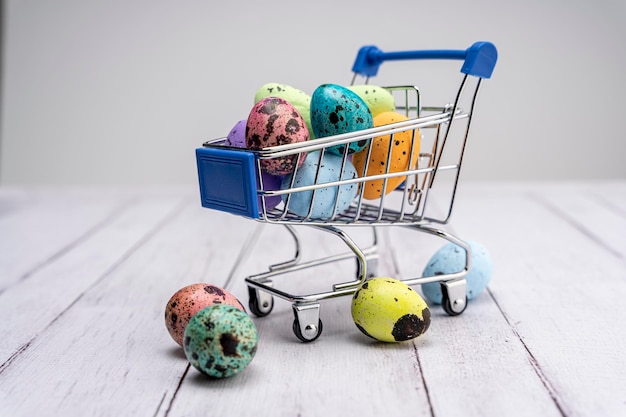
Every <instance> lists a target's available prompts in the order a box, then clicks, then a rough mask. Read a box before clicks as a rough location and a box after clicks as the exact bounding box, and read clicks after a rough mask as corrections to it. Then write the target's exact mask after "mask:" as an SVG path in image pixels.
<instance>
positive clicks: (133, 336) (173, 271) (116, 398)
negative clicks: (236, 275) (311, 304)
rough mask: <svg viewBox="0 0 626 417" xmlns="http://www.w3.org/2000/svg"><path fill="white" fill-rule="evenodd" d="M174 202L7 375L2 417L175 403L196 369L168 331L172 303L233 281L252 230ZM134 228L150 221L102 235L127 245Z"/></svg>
mask: <svg viewBox="0 0 626 417" xmlns="http://www.w3.org/2000/svg"><path fill="white" fill-rule="evenodd" d="M166 201H168V202H169V204H168V208H167V210H166V213H169V214H170V215H169V216H166V222H165V223H164V222H163V221H162V222H161V224H158V225H154V224H153V225H152V228H151V229H150V230H149V231H148V233H144V236H143V239H141V241H140V242H138V243H136V244H135V245H133V247H131V248H126V250H125V256H122V258H121V259H117V260H113V261H111V262H110V263H111V264H110V266H109V268H108V269H107V270H106V271H102V272H100V273H98V274H95V275H96V278H97V279H95V280H94V281H93V282H92V284H91V285H90V286H89V287H88V288H85V289H84V290H83V291H82V293H81V294H80V296H79V297H77V298H76V300H75V302H74V303H72V305H70V306H68V307H67V308H66V309H65V310H64V311H63V312H62V314H60V315H58V316H57V318H56V319H55V320H53V322H52V323H50V324H49V325H48V326H47V327H45V328H44V329H42V330H40V331H39V332H38V334H37V337H35V338H34V339H33V340H32V341H31V342H30V344H29V346H28V349H25V350H24V351H23V352H20V353H19V355H17V357H15V358H14V359H13V360H12V361H11V363H10V364H9V366H6V367H5V368H4V369H3V370H2V373H0V393H1V394H0V415H12V416H18V415H154V413H155V410H158V409H159V408H160V407H161V405H162V404H165V403H168V402H169V398H168V396H172V395H173V394H174V393H175V391H176V387H177V386H178V383H179V380H180V378H181V377H182V376H183V375H185V372H186V370H187V366H188V365H187V361H186V360H185V358H184V355H182V350H181V349H180V347H179V346H178V345H176V344H175V343H174V341H173V340H171V339H170V337H169V334H168V333H167V331H166V329H165V324H164V321H163V313H164V308H165V304H166V303H167V300H168V299H169V297H170V296H171V295H172V294H173V293H174V292H175V291H176V290H178V289H179V288H180V287H182V286H184V285H187V284H190V283H194V282H202V281H206V280H211V281H213V282H217V283H218V284H220V283H221V282H224V280H225V279H226V277H227V275H228V271H229V269H230V268H231V267H232V262H234V259H235V257H236V254H237V253H236V251H234V250H233V249H232V248H233V245H234V244H235V242H234V241H233V239H234V238H236V239H237V241H239V240H241V239H242V238H243V239H244V240H245V239H246V235H245V233H246V229H245V227H241V228H238V229H236V233H235V229H234V228H233V227H231V226H232V223H231V220H232V219H234V216H230V215H226V214H217V215H215V214H214V215H207V214H208V213H209V212H208V211H207V210H204V209H202V208H200V207H199V204H198V203H197V201H196V199H195V198H194V199H193V200H189V199H186V204H185V205H184V206H180V205H179V204H177V203H178V199H169V200H166ZM154 204H156V207H153V210H155V211H157V212H158V211H160V209H159V204H158V202H154ZM173 206H175V207H176V209H175V214H174V215H172V213H173V212H172V208H173ZM143 216H144V217H150V215H149V214H147V213H145V212H144V213H143ZM163 217H164V216H161V219H162V220H163ZM135 222H144V223H145V222H147V220H144V221H142V220H141V219H140V216H139V213H135V215H134V216H128V217H126V218H125V219H124V221H120V222H118V223H117V224H115V225H110V226H109V227H108V228H107V230H103V231H102V233H101V234H102V235H103V237H102V240H103V241H105V242H106V241H108V244H109V245H111V244H119V243H120V242H118V241H116V238H115V235H116V234H118V233H120V234H121V236H128V235H130V233H128V231H127V229H126V228H127V227H129V226H130V225H131V224H133V223H135ZM122 224H124V225H125V226H124V227H123V228H120V227H121V225H122ZM109 229H111V230H109ZM125 239H128V237H126V238H125ZM103 246H104V242H103V243H101V244H100V245H88V243H87V242H85V243H84V244H82V245H80V246H79V247H77V248H75V249H74V250H73V251H72V252H71V253H69V254H68V256H72V255H76V256H78V255H79V254H80V256H81V257H82V258H83V259H84V260H85V262H89V261H93V260H94V258H99V257H101V256H103V251H104V250H105V248H104V247H103ZM107 250H109V251H110V250H111V248H108V249H107ZM78 267H79V266H76V268H78ZM52 269H54V265H50V266H48V267H46V268H45V269H43V270H42V271H41V273H44V271H48V270H52ZM79 276H80V274H73V275H72V277H73V278H77V277H79Z"/></svg>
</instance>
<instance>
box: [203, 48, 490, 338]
mask: <svg viewBox="0 0 626 417" xmlns="http://www.w3.org/2000/svg"><path fill="white" fill-rule="evenodd" d="M414 59H415V60H431V59H435V60H441V59H444V60H460V61H462V62H463V64H462V67H461V75H460V86H459V87H458V89H454V94H453V97H452V99H451V100H450V101H449V102H448V103H443V104H441V105H437V106H422V104H421V97H420V89H419V88H418V87H417V86H414V85H411V86H391V87H385V88H386V89H387V90H388V91H389V92H391V93H392V95H393V96H394V99H395V101H396V111H397V112H404V114H406V116H407V120H404V121H399V122H394V123H391V124H387V125H384V126H379V127H374V128H370V129H366V130H360V131H355V132H351V133H346V134H340V135H335V136H330V137H323V138H316V139H312V140H309V141H306V142H300V143H292V144H287V145H280V146H273V147H268V148H264V149H260V150H251V149H242V148H235V147H231V146H227V145H226V138H221V139H216V140H211V141H208V142H206V143H204V144H203V146H202V147H201V148H198V149H197V150H196V159H197V165H198V178H199V183H200V194H201V199H202V205H203V206H204V207H207V208H209V209H215V210H221V211H226V212H229V213H232V214H235V215H239V216H243V217H246V218H250V219H254V220H257V221H259V222H264V223H273V224H279V225H283V226H284V227H285V228H286V229H287V230H288V232H289V234H291V236H292V237H293V239H294V242H295V255H294V257H293V259H291V260H289V261H287V262H284V263H280V264H276V265H271V266H269V268H268V270H267V271H264V272H262V273H259V274H256V275H252V276H248V277H247V278H245V281H246V283H247V286H248V293H249V308H250V310H251V312H252V313H253V314H255V315H256V316H259V317H262V316H265V315H267V314H269V313H270V312H271V311H272V308H273V305H274V297H278V298H281V299H284V300H287V301H289V302H291V303H292V307H293V312H294V316H295V317H294V321H293V331H294V333H295V335H296V336H297V337H298V338H299V339H300V340H302V341H304V342H310V341H313V340H315V339H317V338H318V337H319V336H320V334H321V332H322V322H321V320H320V301H321V300H324V299H329V298H334V297H339V296H344V295H350V294H353V293H354V292H355V291H356V290H357V289H358V288H359V287H360V286H361V284H363V283H364V282H365V281H366V280H368V279H370V278H372V277H373V276H376V273H377V264H378V251H377V249H378V244H377V242H378V239H377V237H376V236H377V234H376V228H377V227H382V226H400V227H406V228H410V229H412V230H416V231H420V232H425V233H428V234H430V235H434V236H436V237H440V238H443V239H445V240H447V241H449V242H452V243H454V244H456V245H458V246H460V247H461V248H463V249H464V250H465V252H466V257H465V259H466V264H465V267H464V269H463V270H461V271H458V272H455V273H451V274H445V275H436V276H419V277H415V278H406V279H402V281H404V282H405V283H406V284H408V285H420V284H426V283H432V282H439V283H440V285H441V290H442V294H443V300H442V307H443V309H444V310H445V312H446V313H448V314H450V315H458V314H461V313H462V312H463V311H464V310H465V308H466V306H467V296H466V281H465V275H466V274H467V272H468V271H469V269H470V267H471V265H470V264H471V252H470V247H469V245H468V244H467V243H466V242H464V241H463V240H461V239H459V238H457V237H456V236H454V235H453V234H451V233H449V232H447V231H444V230H442V229H440V225H444V224H446V223H448V221H449V220H450V217H451V213H452V207H453V204H454V198H455V194H456V190H457V186H458V183H459V174H460V171H461V163H462V161H463V154H464V151H465V147H466V144H467V139H468V133H469V128H470V123H471V120H472V117H473V114H474V110H475V103H476V97H477V94H478V91H479V87H480V85H481V81H482V79H485V78H490V77H491V74H492V71H493V69H494V66H495V64H496V60H497V51H496V48H495V46H494V45H493V44H491V43H489V42H477V43H474V44H473V45H472V46H470V47H469V48H468V49H466V50H418V51H404V52H383V51H381V50H380V49H378V48H377V47H375V46H364V47H362V48H361V49H360V50H359V52H358V54H357V57H356V61H355V63H354V66H353V72H354V78H353V79H352V83H353V84H354V83H355V80H356V79H357V77H364V78H365V83H366V84H367V83H368V82H369V78H370V77H372V76H375V75H376V74H377V72H378V69H379V66H380V64H381V63H382V62H384V61H392V60H394V61H395V60H414ZM359 79H360V78H359ZM402 132H410V134H411V135H412V140H413V141H414V143H417V140H420V141H421V147H420V151H419V153H418V155H419V156H417V157H416V158H417V159H418V160H417V161H413V160H412V161H411V163H410V164H409V165H408V168H406V169H404V170H401V171H395V172H394V171H390V170H389V166H390V164H389V163H387V165H386V166H387V170H385V171H384V172H382V173H380V172H378V173H376V174H372V175H368V174H365V173H366V172H368V170H367V166H366V167H365V169H364V170H363V172H362V173H361V174H362V175H361V176H357V177H351V178H342V177H339V178H337V179H336V180H334V181H326V182H324V181H322V180H319V179H320V178H322V177H323V175H319V172H318V173H316V175H315V181H314V182H313V183H311V184H308V185H304V186H296V185H295V184H294V182H293V181H291V182H290V183H288V185H287V186H283V187H281V189H278V190H276V189H270V187H267V186H266V184H264V181H263V176H262V175H261V174H262V162H263V161H267V160H271V159H274V158H281V157H285V156H290V155H294V157H295V158H297V160H298V161H299V159H300V158H302V157H303V156H302V155H305V154H306V155H307V157H308V158H314V157H317V158H322V156H323V155H324V153H325V152H329V148H330V147H335V148H336V147H337V146H345V147H346V149H347V147H348V146H349V145H350V144H351V143H353V142H359V141H364V140H373V139H374V138H376V137H381V136H384V135H388V137H390V138H391V140H390V141H389V143H390V145H389V146H391V143H392V142H393V140H394V137H395V136H396V135H399V134H401V133H402ZM417 135H419V137H417ZM361 143H363V142H361ZM412 146H416V145H412ZM364 152H365V151H364ZM312 155H315V156H312ZM389 155H391V152H389ZM411 155H413V149H411ZM350 157H351V156H349V155H348V152H343V155H342V158H343V160H342V162H341V163H342V167H345V165H346V164H348V163H349V158H350ZM411 158H413V157H411ZM366 160H368V161H369V158H367V159H366ZM387 162H389V161H387ZM366 164H367V162H366ZM294 165H295V168H294V172H293V173H292V177H293V176H295V175H296V174H297V170H298V169H299V168H298V165H299V164H298V163H296V164H294ZM317 166H318V168H317V169H318V170H319V169H320V167H321V166H322V164H321V163H319V164H318V165H317ZM395 177H403V181H402V183H401V185H400V186H398V187H397V188H396V189H394V190H393V191H391V192H387V190H386V189H385V188H386V186H387V184H388V183H389V182H390V180H391V179H392V178H395ZM367 181H381V182H382V188H383V192H382V193H381V196H380V197H379V198H376V199H373V200H366V199H365V198H363V190H364V188H365V186H364V185H365V183H366V182H367ZM283 184H284V182H283ZM348 185H351V186H353V187H355V188H356V189H357V190H358V191H357V192H356V197H355V198H354V199H353V200H352V201H351V203H350V204H349V207H348V208H347V209H344V208H341V209H340V208H339V207H338V203H337V201H338V200H339V199H338V198H337V199H336V202H335V207H333V209H332V210H331V213H330V214H329V215H328V216H326V217H325V218H316V217H314V216H313V215H312V210H309V212H308V213H300V214H294V213H293V212H292V211H291V210H290V209H289V200H290V198H293V195H294V194H295V193H299V192H300V193H301V192H309V193H310V194H311V195H312V196H311V204H314V201H315V196H316V194H315V193H319V192H321V190H326V191H328V190H329V189H330V190H335V191H336V192H337V193H339V190H340V189H341V187H344V186H348ZM277 196H280V197H281V200H282V201H281V203H279V204H278V205H276V206H274V205H270V204H269V203H268V201H269V199H270V198H276V197H277ZM442 201H443V202H444V203H443V204H442V203H441V202H442ZM298 226H309V227H313V228H316V229H319V230H323V231H325V232H329V233H331V234H333V235H335V236H337V237H339V238H340V239H341V240H342V241H343V242H344V243H345V245H347V247H348V248H349V251H346V252H345V253H341V254H336V255H332V256H327V257H324V258H320V259H315V260H311V261H306V262H305V261H303V260H302V258H301V255H300V240H299V235H298V233H297V231H296V229H297V227H298ZM352 226H371V230H372V232H373V236H374V237H373V243H372V244H371V245H368V247H366V248H362V247H360V246H359V245H357V244H356V243H355V240H353V239H352V238H351V236H350V234H349V233H348V231H349V230H350V228H351V227H352ZM349 258H354V259H356V265H357V267H356V276H355V278H354V279H353V280H351V281H350V282H340V283H336V284H333V285H332V288H330V289H329V290H328V291H323V292H317V293H313V294H291V293H289V292H287V291H284V290H281V289H280V288H279V286H278V285H277V284H276V283H275V282H274V281H275V277H277V276H278V275H282V274H288V273H295V272H297V271H300V270H302V269H304V268H311V267H316V266H319V265H322V264H326V263H330V262H336V261H340V260H344V259H349Z"/></svg>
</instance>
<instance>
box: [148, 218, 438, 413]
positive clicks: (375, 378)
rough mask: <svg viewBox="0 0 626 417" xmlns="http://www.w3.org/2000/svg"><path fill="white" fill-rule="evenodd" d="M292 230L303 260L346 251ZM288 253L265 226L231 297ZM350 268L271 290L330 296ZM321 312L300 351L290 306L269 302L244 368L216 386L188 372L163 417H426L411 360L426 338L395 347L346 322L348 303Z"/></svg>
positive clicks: (318, 235)
mask: <svg viewBox="0 0 626 417" xmlns="http://www.w3.org/2000/svg"><path fill="white" fill-rule="evenodd" d="M298 231H299V232H300V234H301V237H302V241H303V248H302V253H303V257H304V259H305V260H306V259H312V258H316V257H318V256H323V255H326V254H332V253H339V252H345V251H346V250H347V248H346V246H345V245H344V244H343V243H341V242H339V240H338V239H337V238H335V237H333V236H331V235H326V234H325V233H323V232H319V231H312V230H311V229H309V228H306V227H299V228H298ZM354 233H355V234H357V235H359V236H355V239H362V240H363V241H364V242H365V243H367V242H368V241H369V231H365V234H364V235H363V234H359V233H358V232H356V230H355V231H354ZM365 243H363V244H365ZM290 254H291V242H290V237H289V235H287V234H286V232H285V231H283V230H282V228H281V227H279V226H275V225H267V226H266V227H264V229H263V233H262V235H261V236H260V237H259V241H258V242H257V245H256V246H255V250H254V251H253V252H251V256H250V257H249V258H248V259H247V261H246V262H245V265H242V266H241V270H240V274H238V275H239V276H240V278H239V279H235V280H233V281H232V285H233V291H235V292H237V293H242V292H244V291H245V284H244V281H243V277H244V276H246V275H247V274H254V273H260V272H263V271H265V270H267V267H268V266H269V265H270V264H271V263H273V262H275V261H278V260H285V259H288V258H289V255H290ZM354 266H355V265H354V263H353V262H352V261H348V262H340V263H337V264H334V265H329V266H322V267H316V268H311V269H307V270H303V271H300V272H298V273H296V274H292V275H285V276H283V277H280V276H279V277H276V278H275V285H276V286H277V287H278V288H280V289H282V290H286V291H291V292H293V293H295V294H307V293H312V292H316V291H322V290H328V289H330V285H331V284H333V283H338V282H343V281H349V280H351V279H352V278H353V277H354V275H355V270H354ZM320 313H321V319H322V321H323V323H324V330H323V333H322V335H321V337H320V338H319V339H318V340H316V341H315V342H312V343H308V344H305V343H302V342H300V341H299V340H298V339H297V338H296V337H295V335H294V334H293V332H292V329H291V325H292V322H293V318H294V317H293V313H292V308H291V304H290V303H289V302H287V301H285V300H282V299H275V306H274V310H273V311H272V313H271V314H270V315H269V316H267V317H264V318H255V319H254V321H255V323H256V324H257V328H258V331H259V338H260V340H259V350H258V352H257V355H256V357H255V358H254V360H253V362H252V363H251V364H250V366H249V367H248V368H247V369H246V370H245V371H244V372H243V373H241V374H239V375H236V376H235V377H233V378H230V379H228V380H218V381H215V380H207V379H206V378H203V377H202V376H201V375H200V374H199V373H198V372H197V371H195V370H194V369H192V370H190V372H189V374H188V375H187V376H186V378H185V379H184V380H183V382H182V384H181V387H180V390H179V391H178V393H177V395H176V397H175V398H174V399H173V401H172V403H171V405H168V407H167V409H168V413H167V416H169V417H173V416H185V415H198V414H200V413H206V412H207V410H210V414H211V415H216V416H218V415H237V416H258V415H272V416H293V415H315V414H318V413H320V412H321V410H326V411H325V412H327V411H328V410H333V411H332V413H333V414H338V415H340V414H346V413H347V414H348V415H360V416H375V415H394V414H395V415H414V416H431V415H432V413H431V407H430V403H429V398H428V392H427V390H426V387H425V386H424V384H423V381H422V376H421V372H420V363H419V362H418V361H417V357H416V349H422V348H427V347H428V345H429V339H418V340H417V341H415V343H411V342H408V343H401V344H382V343H375V342H373V341H371V340H370V339H369V338H367V337H366V336H364V335H362V334H361V333H360V332H359V330H358V329H357V328H356V327H355V325H354V323H353V322H352V318H351V315H350V298H349V297H343V298H337V299H333V300H324V301H322V304H321V312H320ZM416 347H417V348H416ZM244 399H245V400H244ZM159 415H165V414H159Z"/></svg>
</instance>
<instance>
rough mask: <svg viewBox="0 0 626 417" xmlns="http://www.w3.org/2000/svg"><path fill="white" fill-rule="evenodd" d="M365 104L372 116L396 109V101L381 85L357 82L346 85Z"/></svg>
mask: <svg viewBox="0 0 626 417" xmlns="http://www.w3.org/2000/svg"><path fill="white" fill-rule="evenodd" d="M348 88H349V89H350V90H351V91H354V92H355V93H356V94H357V95H358V96H359V97H361V99H362V100H363V101H364V102H365V104H367V107H368V108H369V109H370V111H371V112H372V116H373V117H376V116H378V115H379V114H381V113H384V112H388V111H395V110H396V102H395V100H394V98H393V95H392V94H391V93H390V92H389V91H388V90H386V89H384V88H382V87H377V86H375V85H369V84H358V85H351V86H348Z"/></svg>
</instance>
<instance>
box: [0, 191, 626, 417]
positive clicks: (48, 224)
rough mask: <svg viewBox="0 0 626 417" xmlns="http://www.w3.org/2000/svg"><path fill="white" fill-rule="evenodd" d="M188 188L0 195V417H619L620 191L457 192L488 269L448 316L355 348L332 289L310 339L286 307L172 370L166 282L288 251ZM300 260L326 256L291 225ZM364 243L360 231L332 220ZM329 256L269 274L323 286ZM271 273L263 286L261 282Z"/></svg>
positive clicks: (625, 372)
mask: <svg viewBox="0 0 626 417" xmlns="http://www.w3.org/2000/svg"><path fill="white" fill-rule="evenodd" d="M198 200H199V198H198V196H197V191H196V190H195V189H183V188H169V189H143V190H84V189H8V188H5V189H0V317H2V320H1V321H0V417H20V416H150V417H151V416H162V417H164V416H167V417H178V416H225V415H233V416H255V417H256V416H298V415H300V416H319V415H359V416H378V415H389V416H392V415H401V416H405V415H411V416H437V417H439V416H624V415H626V351H625V349H626V326H624V323H623V321H624V318H626V303H624V299H626V182H623V181H620V182H612V183H609V182H604V183H565V184H509V183H493V184H471V183H470V184H462V187H461V188H460V191H459V195H458V197H457V205H456V207H455V212H454V215H453V217H452V221H451V223H450V224H449V225H448V226H446V227H445V228H446V229H447V230H449V231H451V232H453V233H455V234H458V236H459V237H461V238H463V239H468V240H476V241H479V242H481V243H483V244H484V245H485V246H486V247H487V248H489V250H490V251H491V253H492V256H493V258H494V261H495V271H494V277H493V280H492V282H491V284H490V286H489V288H488V290H487V291H486V292H484V293H483V294H481V295H480V296H479V297H477V298H476V299H475V300H472V301H471V302H470V304H469V306H468V308H467V310H466V311H465V312H464V313H463V314H462V315H461V316H458V317H449V316H447V315H446V314H445V313H444V312H443V311H442V310H441V308H440V307H438V306H431V310H432V313H433V319H432V325H431V328H430V329H429V330H428V332H427V333H426V334H425V335H423V336H421V337H420V338H418V339H416V340H414V341H411V342H406V343H400V344H382V343H374V342H373V341H371V340H370V339H368V338H366V337H365V336H363V335H362V334H361V333H360V332H359V331H358V330H357V329H356V327H355V326H354V324H353V323H352V319H351V317H350V300H349V298H348V297H343V298H337V299H333V300H328V301H323V302H322V307H321V318H322V320H323V323H324V331H323V334H322V336H321V337H320V339H318V340H317V341H315V342H313V343H308V344H304V343H301V342H300V341H299V340H298V339H296V337H295V336H294V334H293V333H292V329H291V325H292V321H293V313H292V309H291V305H290V304H289V303H288V302H286V301H283V300H280V299H277V300H275V307H274V310H273V312H272V313H271V314H270V315H269V316H267V317H264V318H254V321H255V324H256V325H257V329H258V331H259V348H258V353H257V355H256V357H255V359H254V360H253V362H252V363H251V365H250V366H249V367H248V368H247V369H246V370H245V371H244V372H243V373H241V374H239V375H236V376H235V377H232V378H229V379H225V380H209V379H207V378H205V377H203V376H202V375H201V374H200V373H199V372H198V371H196V370H195V369H194V368H190V367H189V365H188V364H187V361H186V360H185V357H184V354H183V353H182V350H181V348H179V347H178V345H176V344H175V343H174V342H173V341H172V340H171V339H170V337H169V335H168V334H167V331H166V329H165V325H164V320H163V313H164V307H165V304H166V302H167V300H168V299H169V297H170V296H171V295H172V294H173V293H174V292H175V291H176V290H178V289H179V288H181V287H182V286H184V285H187V284H191V283H195V282H211V283H214V284H217V285H222V286H225V287H226V288H227V289H228V290H230V291H231V292H233V293H234V294H235V295H237V296H238V297H239V298H240V299H242V301H244V303H247V297H248V296H247V290H246V285H245V282H244V281H243V278H244V277H245V276H248V275H250V274H254V273H259V272H263V271H265V270H266V269H267V267H268V266H269V265H270V264H272V263H274V262H279V261H281V260H286V259H288V258H289V257H290V256H291V253H292V251H293V245H292V242H291V240H290V237H289V235H288V234H287V233H286V231H285V230H284V228H282V227H280V226H274V225H266V224H262V223H258V222H254V221H250V220H247V219H243V218H240V217H235V216H232V215H228V214H224V213H219V212H214V211H209V210H206V209H203V208H201V207H200V204H199V201H198ZM297 230H298V231H299V232H300V234H301V235H302V241H303V248H302V252H303V257H305V258H308V257H311V258H313V257H318V256H321V255H326V254H332V253H336V252H339V251H341V252H344V251H345V250H346V248H345V247H344V246H343V244H342V243H341V242H339V241H338V239H336V238H335V237H333V236H331V235H329V234H325V233H323V232H320V231H316V230H313V229H309V228H306V227H299V228H298V229H297ZM348 231H349V233H350V234H351V236H353V237H354V238H355V239H357V241H358V242H359V243H360V244H361V243H362V244H363V245H365V244H367V243H369V237H370V236H369V232H368V230H367V229H354V228H352V229H349V230H348ZM381 238H382V239H381V240H382V241H381V242H380V246H381V247H380V251H381V262H380V265H379V274H380V275H388V276H396V277H408V276H415V275H419V274H420V273H421V270H422V269H423V267H424V265H425V263H426V261H427V260H428V258H429V257H430V256H431V255H432V254H433V253H434V252H435V251H436V250H437V249H438V248H439V247H440V246H442V245H443V244H445V242H443V241H441V239H436V238H434V237H431V236H427V235H424V234H421V233H416V232H414V231H411V230H407V229H403V228H383V229H382V230H381ZM354 273H355V272H354V264H353V263H352V262H351V261H349V262H340V263H336V264H333V265H330V266H324V267H321V268H312V269H307V270H304V271H301V272H299V273H298V274H297V276H290V277H284V278H282V277H280V278H279V279H280V280H281V281H280V283H281V285H282V286H284V288H285V289H288V290H290V291H294V292H308V291H317V290H326V289H329V287H330V285H331V284H333V283H337V282H342V281H347V280H350V279H351V278H352V277H353V276H354ZM277 280H278V278H277Z"/></svg>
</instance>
